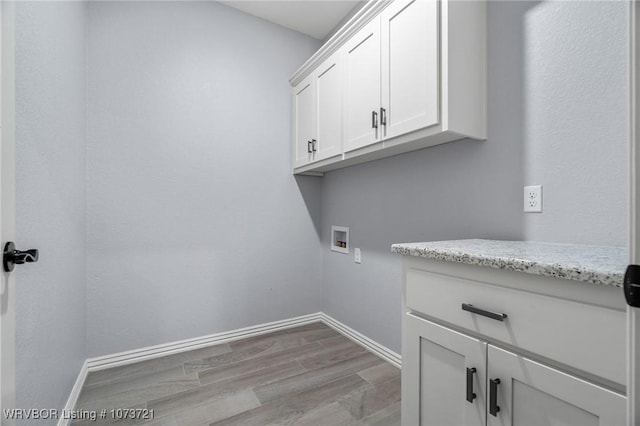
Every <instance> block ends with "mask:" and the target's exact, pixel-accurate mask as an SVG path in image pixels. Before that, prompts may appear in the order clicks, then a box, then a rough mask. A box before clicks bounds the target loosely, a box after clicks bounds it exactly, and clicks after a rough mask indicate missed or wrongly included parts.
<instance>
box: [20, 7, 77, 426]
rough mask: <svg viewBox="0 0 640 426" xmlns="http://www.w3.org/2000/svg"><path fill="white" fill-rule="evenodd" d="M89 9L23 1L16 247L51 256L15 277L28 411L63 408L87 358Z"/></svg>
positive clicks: (22, 395) (22, 380) (22, 391)
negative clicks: (87, 35) (36, 250)
mask: <svg viewBox="0 0 640 426" xmlns="http://www.w3.org/2000/svg"><path fill="white" fill-rule="evenodd" d="M85 12H86V8H85V4H84V3H80V2H65V3H58V2H44V3H39V2H16V242H17V244H18V246H19V248H38V249H40V256H41V257H40V260H39V262H38V263H36V264H28V265H23V266H20V267H18V268H16V271H15V272H14V273H15V274H16V289H17V297H16V312H17V314H16V360H17V369H16V384H17V389H16V393H17V395H16V404H17V406H18V407H23V408H60V407H62V406H63V405H64V403H65V402H66V399H67V398H68V397H69V393H70V391H71V388H72V386H73V383H74V382H75V379H76V377H77V375H78V372H79V371H80V367H81V365H82V363H83V361H84V359H85V358H86V357H87V354H86V328H85V322H86V254H85V253H86V248H85V237H86V234H85V230H86V226H85V225H86V221H85V205H86V184H85V166H86V161H85V152H86V149H85V124H86V122H85V118H86V73H85V64H86V63H85V47H86V46H85V37H84V34H85ZM50 423H51V421H48V422H44V424H50ZM28 424H30V425H31V424H35V422H28Z"/></svg>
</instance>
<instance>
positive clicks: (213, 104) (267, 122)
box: [87, 2, 322, 356]
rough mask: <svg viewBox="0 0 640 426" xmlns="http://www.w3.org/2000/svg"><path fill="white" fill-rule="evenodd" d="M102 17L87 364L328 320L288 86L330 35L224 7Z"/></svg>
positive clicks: (91, 133)
mask: <svg viewBox="0 0 640 426" xmlns="http://www.w3.org/2000/svg"><path fill="white" fill-rule="evenodd" d="M88 7H89V18H88V19H89V25H88V29H89V33H88V40H89V41H88V43H89V47H88V52H89V60H88V64H89V65H88V69H89V86H88V87H89V89H88V91H89V96H88V99H89V101H88V103H89V116H88V123H89V126H88V204H87V211H88V213H87V214H88V216H87V217H88V224H87V226H88V239H87V244H88V284H87V285H88V290H87V291H88V298H87V300H88V308H87V309H88V351H89V355H91V356H95V355H100V354H105V353H113V352H117V351H122V350H128V349H134V348H140V347H143V346H147V345H153V344H159V343H165V342H170V341H174V340H179V339H186V338H189V337H195V336H201V335H206V334H210V333H215V332H220V331H225V330H230V329H235V328H239V327H244V326H248V325H254V324H259V323H264V322H268V321H275V320H279V319H284V318H289V317H293V316H297V315H303V314H309V313H312V312H317V311H319V310H320V308H321V286H322V283H321V273H322V270H321V268H322V262H321V260H320V259H321V256H322V252H321V246H320V237H319V235H318V232H317V226H318V223H319V207H318V202H319V194H320V192H319V190H320V181H319V180H317V179H313V178H301V179H299V180H297V181H296V179H295V178H294V177H293V176H292V175H291V172H290V164H291V163H290V157H291V154H290V140H291V129H290V127H291V124H290V123H291V121H290V114H291V101H290V87H289V84H288V81H287V80H288V77H289V76H290V75H291V74H292V73H293V72H294V71H295V70H296V69H297V68H298V67H299V66H300V64H302V63H303V62H304V61H305V60H306V59H307V58H308V57H309V56H310V55H311V54H312V53H313V52H314V51H315V50H317V48H318V47H319V43H318V41H317V40H314V39H312V38H310V37H306V36H303V35H301V34H299V33H296V32H293V31H290V30H286V29H284V28H282V27H279V26H275V25H273V24H270V23H267V22H266V21H263V20H260V19H257V18H254V17H252V16H249V15H246V14H243V13H241V12H239V11H237V10H235V9H232V8H228V7H226V6H223V5H220V4H217V3H213V2H193V3H189V2H178V3H175V2H91V3H90V4H89V6H88ZM314 219H315V220H316V221H317V223H314Z"/></svg>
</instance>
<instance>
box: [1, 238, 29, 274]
mask: <svg viewBox="0 0 640 426" xmlns="http://www.w3.org/2000/svg"><path fill="white" fill-rule="evenodd" d="M37 261H38V249H29V250H24V251H22V250H16V245H15V244H14V243H13V241H9V242H8V243H7V244H5V245H4V253H3V255H2V266H4V270H5V272H11V271H13V269H14V268H15V267H16V265H22V264H23V263H32V262H37Z"/></svg>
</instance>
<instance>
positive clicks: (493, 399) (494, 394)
mask: <svg viewBox="0 0 640 426" xmlns="http://www.w3.org/2000/svg"><path fill="white" fill-rule="evenodd" d="M499 384H500V379H491V380H489V413H490V414H491V415H492V416H493V417H498V412H499V411H500V407H498V385H499Z"/></svg>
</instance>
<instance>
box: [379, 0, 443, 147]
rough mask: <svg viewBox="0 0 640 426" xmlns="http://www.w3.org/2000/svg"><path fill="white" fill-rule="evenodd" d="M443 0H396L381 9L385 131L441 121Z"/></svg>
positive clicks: (402, 130) (401, 130) (390, 133)
mask: <svg viewBox="0 0 640 426" xmlns="http://www.w3.org/2000/svg"><path fill="white" fill-rule="evenodd" d="M439 7H440V2H439V1H438V0H396V1H394V2H393V3H391V5H389V6H388V7H387V8H386V9H385V10H384V11H383V12H382V14H381V22H382V107H383V108H384V109H385V112H386V126H384V127H383V132H385V134H384V135H383V137H385V138H388V137H394V136H398V135H401V134H403V133H407V132H410V131H413V130H417V129H422V128H426V127H430V126H433V125H437V124H438V123H439V122H440V94H439V87H440V84H439V83H440V28H439V21H440V20H439V19H438V16H439Z"/></svg>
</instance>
